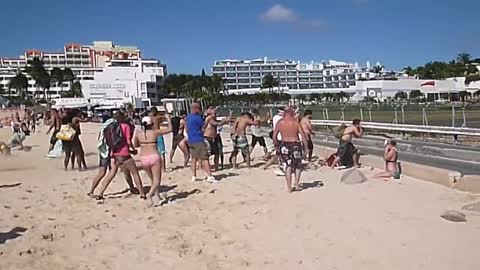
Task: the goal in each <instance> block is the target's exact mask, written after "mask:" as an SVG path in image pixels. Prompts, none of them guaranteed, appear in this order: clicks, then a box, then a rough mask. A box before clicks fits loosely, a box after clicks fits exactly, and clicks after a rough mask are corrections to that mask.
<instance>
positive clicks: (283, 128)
mask: <svg viewBox="0 0 480 270" xmlns="http://www.w3.org/2000/svg"><path fill="white" fill-rule="evenodd" d="M278 134H281V136H282V140H281V141H279V140H278V137H277V135H278ZM300 138H302V139H303V147H304V148H305V149H302V148H303V147H302V142H300ZM273 142H274V144H275V146H276V147H277V149H278V151H277V152H278V159H279V162H280V164H281V166H282V168H283V170H284V171H285V180H286V183H287V191H288V192H292V174H295V190H300V176H301V173H302V160H303V150H305V151H307V150H308V149H307V145H308V143H307V140H306V136H305V134H304V132H303V129H302V127H301V126H300V123H299V122H298V121H297V119H295V116H294V110H293V108H291V107H287V108H285V111H284V117H283V119H281V120H280V121H279V122H278V123H277V125H276V127H275V130H274V131H273Z"/></svg>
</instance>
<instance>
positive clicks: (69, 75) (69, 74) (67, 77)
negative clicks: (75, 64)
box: [62, 68, 75, 86]
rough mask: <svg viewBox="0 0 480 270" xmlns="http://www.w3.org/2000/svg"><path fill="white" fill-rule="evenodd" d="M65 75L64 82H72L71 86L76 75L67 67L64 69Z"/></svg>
mask: <svg viewBox="0 0 480 270" xmlns="http://www.w3.org/2000/svg"><path fill="white" fill-rule="evenodd" d="M62 73H63V74H62V75H63V82H70V86H71V85H72V83H73V81H74V80H75V75H74V74H73V71H72V70H71V69H69V68H65V69H64V70H63V71H62Z"/></svg>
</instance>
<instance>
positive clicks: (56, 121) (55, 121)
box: [47, 109, 62, 152]
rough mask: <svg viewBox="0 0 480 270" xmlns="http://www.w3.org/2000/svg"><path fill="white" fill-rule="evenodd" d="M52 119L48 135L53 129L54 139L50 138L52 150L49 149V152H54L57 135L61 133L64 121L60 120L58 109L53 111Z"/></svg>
mask: <svg viewBox="0 0 480 270" xmlns="http://www.w3.org/2000/svg"><path fill="white" fill-rule="evenodd" d="M50 113H51V116H50V117H51V119H52V123H51V124H50V128H49V129H48V131H47V134H48V133H50V131H51V130H52V129H53V133H52V137H50V148H48V152H50V151H52V149H53V147H54V146H55V143H56V142H57V133H58V132H59V131H60V128H61V127H62V120H61V119H60V115H59V114H58V111H57V110H56V109H51V111H50Z"/></svg>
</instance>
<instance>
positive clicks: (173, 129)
mask: <svg viewBox="0 0 480 270" xmlns="http://www.w3.org/2000/svg"><path fill="white" fill-rule="evenodd" d="M41 120H43V123H44V125H46V126H48V130H47V134H51V135H50V139H49V144H50V146H49V149H48V152H49V154H48V155H50V156H51V155H53V154H52V153H54V152H57V155H56V156H61V155H62V154H61V152H63V153H64V154H63V157H64V158H63V165H64V169H65V170H68V169H69V166H70V169H75V165H76V166H77V168H78V170H80V171H83V170H86V169H87V164H86V159H85V151H84V148H83V145H82V140H81V134H82V129H81V125H82V123H85V122H88V121H90V120H91V118H90V117H85V114H84V113H83V112H82V111H80V110H76V109H61V110H57V109H50V110H48V111H44V112H42V113H35V112H33V111H30V110H25V111H24V112H23V119H21V118H20V115H19V113H18V112H16V113H12V115H11V117H9V118H5V119H3V121H2V122H1V125H2V126H5V127H8V126H10V127H11V128H12V138H11V139H10V141H9V142H0V150H1V151H2V154H7V152H8V153H10V150H11V149H12V148H15V147H18V149H19V150H21V149H23V147H24V146H23V141H24V140H25V137H26V136H29V135H30V133H32V134H34V133H35V132H36V130H37V128H36V126H37V124H38V123H40V122H41ZM311 121H312V111H310V110H305V111H304V112H300V111H299V110H298V108H295V107H294V106H285V107H279V108H277V111H276V114H275V115H273V116H272V115H270V114H267V115H264V116H262V115H261V114H260V113H259V111H258V110H257V109H254V108H253V109H251V110H249V111H247V112H242V113H241V114H240V115H239V116H237V117H234V116H232V113H231V112H230V115H228V116H226V117H220V116H219V115H218V108H217V107H213V106H210V107H207V108H206V109H205V110H204V111H202V106H201V104H200V103H192V104H191V107H190V113H188V114H187V112H186V111H178V112H175V113H168V112H167V110H166V109H165V110H164V111H162V112H160V111H159V110H158V109H157V108H156V107H152V108H150V109H149V110H148V111H144V112H143V113H137V112H136V111H135V110H134V109H133V108H132V107H127V108H125V109H120V110H116V111H112V112H107V113H105V114H103V116H102V119H101V125H100V130H99V133H98V144H97V150H98V159H99V161H98V173H97V174H96V176H95V177H94V178H93V179H92V183H91V187H90V190H89V191H88V193H87V195H88V196H90V197H92V198H94V199H96V200H104V194H105V191H106V190H107V188H108V186H109V184H110V183H111V182H112V180H113V179H114V178H115V176H116V175H117V173H118V172H119V171H120V172H121V173H122V174H123V176H124V178H125V181H126V182H127V185H128V187H129V191H130V193H132V194H136V195H139V196H140V198H142V199H144V200H146V201H147V202H148V204H149V205H151V206H158V205H161V202H162V198H161V197H162V196H161V194H160V185H161V181H162V177H163V174H164V173H166V168H167V166H166V164H167V160H166V159H167V153H168V152H169V153H168V161H169V163H170V164H172V163H173V158H174V155H175V153H176V152H177V151H176V150H177V149H179V150H180V152H181V154H182V156H183V167H188V166H190V169H191V180H192V181H194V182H196V181H202V180H206V181H207V182H209V183H217V182H219V180H218V179H217V178H216V177H215V172H218V171H221V170H224V169H225V168H226V165H225V164H224V151H223V149H224V146H225V145H224V139H222V136H221V134H222V132H229V133H230V138H231V143H232V145H233V150H232V152H231V153H230V156H229V158H228V161H229V163H230V164H231V167H232V168H233V169H234V170H236V169H238V168H239V167H240V166H241V165H242V163H245V166H246V167H247V168H250V167H251V161H252V160H253V159H252V158H251V153H252V151H253V150H254V148H255V147H256V146H257V144H258V145H259V146H260V147H261V148H262V150H263V159H264V161H265V164H264V165H263V169H268V168H269V167H271V166H273V165H274V164H277V166H275V169H274V173H275V174H276V175H279V176H284V177H285V183H286V189H287V191H288V192H293V191H300V190H301V189H302V186H301V174H302V171H303V170H304V169H305V168H306V167H307V166H309V164H311V163H312V162H314V160H315V158H314V157H313V150H314V149H313V148H314V143H313V138H314V135H315V132H314V129H313V127H312V122H311ZM138 123H140V125H138ZM227 127H228V130H226V128H227ZM334 132H335V137H337V138H338V139H339V146H338V149H337V152H336V153H334V154H332V155H330V156H329V157H327V158H326V159H325V164H324V165H328V166H330V167H331V168H332V169H334V168H335V167H345V168H349V167H359V166H361V164H360V163H359V157H360V153H359V151H358V150H357V149H356V148H355V146H354V145H353V138H360V137H362V136H363V133H364V130H363V128H362V126H361V122H360V120H358V119H354V120H353V121H352V124H351V125H350V126H342V127H339V128H338V129H337V130H335V131H334ZM247 134H248V135H250V136H251V138H250V142H249V139H248V138H247ZM167 135H169V136H171V137H172V138H171V142H172V143H171V148H170V149H169V150H170V151H167V149H166V146H165V138H164V137H165V136H167ZM59 151H60V154H58V152H59ZM239 154H241V156H242V162H240V161H239V159H238V156H239ZM384 159H385V171H384V172H382V173H379V174H378V175H377V176H378V177H381V178H384V179H389V178H392V177H393V178H396V179H398V178H399V177H400V172H399V171H400V169H399V167H398V165H397V164H398V163H397V160H398V150H397V148H396V142H395V141H393V140H387V141H386V142H385V153H384ZM199 169H201V170H203V172H204V173H205V175H206V177H204V178H201V177H199V175H198V171H199ZM142 170H143V171H144V172H145V173H146V175H147V176H148V178H150V182H151V184H150V188H149V189H144V187H143V181H142V179H141V176H140V173H139V171H142Z"/></svg>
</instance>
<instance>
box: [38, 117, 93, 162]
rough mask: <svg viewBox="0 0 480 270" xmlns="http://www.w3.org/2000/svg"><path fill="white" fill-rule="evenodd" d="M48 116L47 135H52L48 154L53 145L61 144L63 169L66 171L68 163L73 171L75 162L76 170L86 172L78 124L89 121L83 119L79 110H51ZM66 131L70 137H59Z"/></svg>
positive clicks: (80, 131)
mask: <svg viewBox="0 0 480 270" xmlns="http://www.w3.org/2000/svg"><path fill="white" fill-rule="evenodd" d="M49 115H50V116H49V118H48V120H47V122H46V123H47V124H48V125H49V128H48V130H47V134H49V133H50V132H52V135H51V137H50V147H49V149H48V152H50V151H52V150H53V149H54V147H55V145H56V144H57V143H60V142H61V145H62V149H63V151H64V152H65V156H64V161H63V165H64V169H65V170H67V169H68V165H69V163H71V168H72V169H74V168H75V160H76V161H77V166H78V170H80V171H83V170H86V169H87V163H86V160H85V152H84V150H83V145H82V141H81V140H80V135H81V134H82V130H81V128H80V123H84V122H88V121H89V120H90V119H89V118H85V117H84V115H83V113H82V112H81V111H80V110H75V109H73V110H70V109H65V110H63V109H62V110H61V111H58V110H57V109H51V110H50V114H49ZM68 131H69V132H70V135H71V136H66V137H65V136H63V137H62V136H59V135H62V134H61V133H64V132H65V133H66V132H68Z"/></svg>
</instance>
